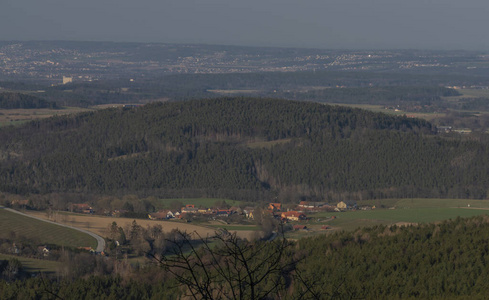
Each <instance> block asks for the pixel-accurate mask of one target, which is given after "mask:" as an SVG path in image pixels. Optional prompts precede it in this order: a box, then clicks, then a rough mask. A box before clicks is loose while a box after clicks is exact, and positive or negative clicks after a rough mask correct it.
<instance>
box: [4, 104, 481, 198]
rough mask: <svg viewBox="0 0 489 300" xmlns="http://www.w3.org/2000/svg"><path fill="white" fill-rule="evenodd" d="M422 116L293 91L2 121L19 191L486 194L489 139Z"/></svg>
mask: <svg viewBox="0 0 489 300" xmlns="http://www.w3.org/2000/svg"><path fill="white" fill-rule="evenodd" d="M433 131H434V128H432V127H431V125H430V124H429V123H427V122H426V121H423V120H419V119H409V118H406V117H394V116H388V115H384V114H378V113H373V112H367V111H362V110H358V109H351V108H345V107H333V106H328V105H321V104H317V103H310V102H293V101H286V100H270V99H250V98H221V99H212V100H200V101H189V102H175V103H166V104H163V103H154V104H150V105H146V106H144V107H138V108H131V109H108V110H103V111H99V112H91V113H84V114H81V115H76V116H63V117H55V118H52V119H49V120H43V121H34V122H31V123H29V124H26V125H24V126H22V127H18V128H13V127H11V128H3V129H2V130H1V131H0V159H1V160H2V163H1V172H0V176H1V178H0V179H1V180H0V190H1V191H3V192H8V193H52V192H56V193H58V192H75V193H77V192H84V193H96V194H116V193H136V194H140V195H146V196H148V195H166V196H192V197H196V196H211V197H232V198H235V199H242V200H258V199H263V198H268V197H276V196H280V198H281V199H284V200H286V199H289V200H291V201H292V200H297V199H299V198H301V197H319V198H322V199H335V200H338V199H340V198H356V199H369V198H381V197H455V198H458V197H462V198H484V197H486V196H487V195H486V194H487V191H488V188H489V182H488V180H487V178H489V177H488V176H487V175H488V174H487V173H488V170H489V168H488V166H489V161H488V160H489V153H488V149H487V144H486V143H485V142H481V141H471V140H462V139H460V138H450V139H447V138H442V137H437V136H436V135H433V134H432V132H433Z"/></svg>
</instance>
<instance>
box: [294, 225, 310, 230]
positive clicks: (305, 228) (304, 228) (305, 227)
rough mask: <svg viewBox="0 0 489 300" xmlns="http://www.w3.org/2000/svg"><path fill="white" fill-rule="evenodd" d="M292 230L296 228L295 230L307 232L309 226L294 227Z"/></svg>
mask: <svg viewBox="0 0 489 300" xmlns="http://www.w3.org/2000/svg"><path fill="white" fill-rule="evenodd" d="M292 228H294V230H307V229H308V228H307V226H306V225H294V226H293V227H292Z"/></svg>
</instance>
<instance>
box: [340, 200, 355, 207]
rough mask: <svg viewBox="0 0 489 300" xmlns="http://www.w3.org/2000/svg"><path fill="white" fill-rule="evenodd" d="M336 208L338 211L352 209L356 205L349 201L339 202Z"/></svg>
mask: <svg viewBox="0 0 489 300" xmlns="http://www.w3.org/2000/svg"><path fill="white" fill-rule="evenodd" d="M336 207H337V208H339V209H354V208H356V207H357V203H356V202H355V201H351V200H347V201H341V202H340V203H338V204H337V205H336Z"/></svg>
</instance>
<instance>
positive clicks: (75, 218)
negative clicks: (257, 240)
mask: <svg viewBox="0 0 489 300" xmlns="http://www.w3.org/2000/svg"><path fill="white" fill-rule="evenodd" d="M27 213H28V214H29V215H33V216H37V217H40V218H44V219H47V216H46V214H45V213H42V212H33V211H30V212H27ZM54 220H55V221H56V222H59V223H62V224H66V225H69V226H73V227H77V228H81V229H85V230H87V231H91V232H93V233H95V234H98V235H100V236H102V237H105V236H107V228H108V227H109V225H111V224H112V222H116V223H117V225H119V226H121V227H122V228H127V227H129V226H130V225H131V224H132V222H133V221H134V219H132V218H114V217H104V216H95V215H81V214H70V213H60V214H57V215H55V216H54ZM136 222H137V223H138V224H139V225H141V226H143V227H148V226H149V227H151V226H154V225H157V224H160V225H161V226H162V227H163V231H164V232H170V231H172V230H174V229H178V230H181V231H187V232H196V233H198V234H199V235H200V236H201V237H206V236H212V235H214V233H215V231H216V230H217V229H218V228H213V227H205V226H198V225H194V224H191V223H184V222H180V221H159V220H143V219H137V220H136ZM223 227H224V226H223ZM236 232H237V234H238V236H240V237H242V238H251V237H252V236H253V233H254V230H239V231H236Z"/></svg>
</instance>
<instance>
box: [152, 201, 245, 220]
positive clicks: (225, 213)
mask: <svg viewBox="0 0 489 300" xmlns="http://www.w3.org/2000/svg"><path fill="white" fill-rule="evenodd" d="M253 210H254V208H250V207H246V208H244V209H241V208H240V207H235V206H233V207H231V208H229V209H220V208H215V209H213V208H206V207H195V205H194V204H187V205H185V206H184V207H182V208H181V209H180V210H171V209H163V210H159V211H157V212H154V213H150V214H148V218H149V219H151V220H164V219H174V218H175V219H187V218H189V217H191V216H195V215H204V216H209V217H229V216H231V215H234V214H238V215H245V216H246V217H247V218H253Z"/></svg>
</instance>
